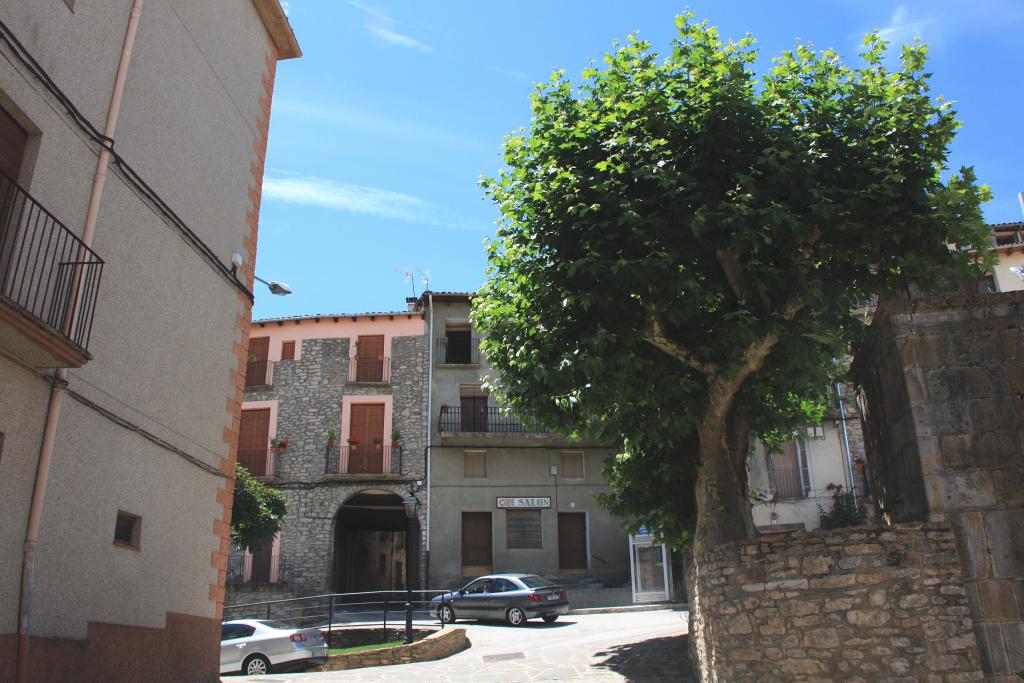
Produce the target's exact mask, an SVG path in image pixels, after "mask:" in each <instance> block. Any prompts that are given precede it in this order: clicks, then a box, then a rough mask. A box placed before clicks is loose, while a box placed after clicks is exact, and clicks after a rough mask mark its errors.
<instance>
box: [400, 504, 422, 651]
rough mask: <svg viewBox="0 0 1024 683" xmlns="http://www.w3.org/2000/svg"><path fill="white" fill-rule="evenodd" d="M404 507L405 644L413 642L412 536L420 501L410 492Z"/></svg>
mask: <svg viewBox="0 0 1024 683" xmlns="http://www.w3.org/2000/svg"><path fill="white" fill-rule="evenodd" d="M402 507H404V508H405V516H406V530H405V644H406V645H408V644H409V643H411V642H412V562H413V560H412V534H413V525H412V523H413V520H414V519H416V515H417V514H418V513H419V511H420V499H419V498H417V497H416V494H415V493H413V492H412V491H409V495H407V496H406V497H405V498H403V499H402Z"/></svg>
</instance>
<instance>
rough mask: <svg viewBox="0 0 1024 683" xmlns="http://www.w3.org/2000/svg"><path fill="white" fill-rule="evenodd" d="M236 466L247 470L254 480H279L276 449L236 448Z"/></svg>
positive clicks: (279, 467) (278, 458)
mask: <svg viewBox="0 0 1024 683" xmlns="http://www.w3.org/2000/svg"><path fill="white" fill-rule="evenodd" d="M238 464H239V465H241V466H242V467H244V468H245V469H247V470H249V474H251V475H252V476H253V477H255V478H256V479H262V480H279V479H280V478H281V456H280V455H278V453H277V449H276V448H246V447H244V446H240V447H239V448H238Z"/></svg>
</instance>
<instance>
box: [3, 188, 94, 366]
mask: <svg viewBox="0 0 1024 683" xmlns="http://www.w3.org/2000/svg"><path fill="white" fill-rule="evenodd" d="M102 273H103V259H101V258H100V257H99V256H98V255H97V254H96V252H94V251H93V250H92V249H90V248H89V247H87V246H85V244H84V243H83V242H82V240H80V239H79V238H78V237H77V236H76V235H75V234H74V233H72V232H71V230H69V229H68V227H67V226H66V225H64V224H63V223H61V222H60V221H59V220H57V218H56V217H54V215H53V214H51V213H50V212H49V211H47V210H46V209H44V208H43V207H42V206H41V205H40V204H39V202H37V201H36V200H35V199H34V198H33V197H32V196H31V195H30V194H28V193H27V192H26V191H25V190H23V189H22V188H21V187H20V186H19V185H18V184H17V183H15V182H14V181H13V180H12V179H11V178H10V177H8V176H6V175H4V174H3V173H0V298H2V299H3V300H4V301H5V302H6V303H7V304H9V305H13V306H14V307H16V308H19V309H21V310H22V311H24V312H25V313H27V314H28V315H30V316H31V317H33V318H35V319H36V320H37V321H39V322H41V323H43V324H44V325H46V326H47V327H49V328H50V329H51V330H53V331H54V332H56V333H57V334H59V335H61V336H63V337H64V338H66V339H67V340H68V341H70V342H71V343H73V344H74V345H75V346H77V347H79V348H80V349H82V350H85V349H86V348H88V346H89V336H90V334H91V333H92V323H93V314H94V313H95V311H96V295H97V293H98V292H99V287H100V275H101V274H102Z"/></svg>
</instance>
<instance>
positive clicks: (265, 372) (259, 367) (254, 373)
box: [245, 360, 274, 389]
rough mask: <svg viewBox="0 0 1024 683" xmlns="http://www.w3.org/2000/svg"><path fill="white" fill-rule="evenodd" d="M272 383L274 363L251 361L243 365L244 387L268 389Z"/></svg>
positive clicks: (269, 361)
mask: <svg viewBox="0 0 1024 683" xmlns="http://www.w3.org/2000/svg"><path fill="white" fill-rule="evenodd" d="M273 383H274V361H272V360H251V361H249V362H248V363H246V364H245V386H246V388H247V389H248V388H251V387H269V386H270V385H272V384H273Z"/></svg>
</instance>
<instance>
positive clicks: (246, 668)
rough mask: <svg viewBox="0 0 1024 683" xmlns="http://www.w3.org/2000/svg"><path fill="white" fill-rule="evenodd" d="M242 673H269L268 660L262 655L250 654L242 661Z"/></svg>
mask: <svg viewBox="0 0 1024 683" xmlns="http://www.w3.org/2000/svg"><path fill="white" fill-rule="evenodd" d="M242 673H244V674H245V675H246V676H262V675H263V674H268V673H270V660H269V659H267V658H266V657H264V656H263V655H250V656H248V657H246V658H245V661H244V662H242Z"/></svg>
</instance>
